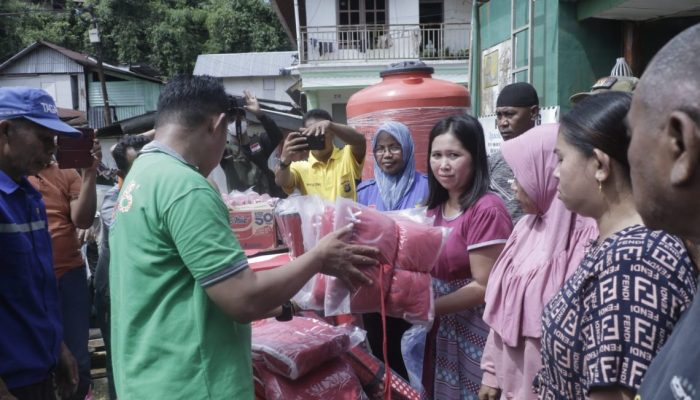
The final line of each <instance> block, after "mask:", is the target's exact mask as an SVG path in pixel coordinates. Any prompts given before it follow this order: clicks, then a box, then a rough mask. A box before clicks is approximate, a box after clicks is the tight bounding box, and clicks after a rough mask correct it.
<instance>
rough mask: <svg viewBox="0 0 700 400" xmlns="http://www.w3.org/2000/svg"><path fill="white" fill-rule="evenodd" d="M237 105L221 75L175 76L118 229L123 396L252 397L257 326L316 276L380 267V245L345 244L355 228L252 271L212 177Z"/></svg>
mask: <svg viewBox="0 0 700 400" xmlns="http://www.w3.org/2000/svg"><path fill="white" fill-rule="evenodd" d="M227 108H228V101H227V98H226V93H225V92H224V88H223V85H222V84H221V82H220V81H219V80H217V79H216V78H213V77H209V76H195V77H193V76H186V75H183V76H178V77H175V78H173V79H172V80H171V81H170V83H168V85H166V87H165V88H164V89H163V92H162V93H161V95H160V99H159V101H158V117H157V120H156V132H155V139H154V141H153V142H151V143H150V144H148V145H146V146H145V147H144V148H143V149H142V150H141V154H140V155H139V157H138V158H137V159H136V161H135V162H134V164H133V166H132V167H131V170H130V171H129V175H127V177H126V179H125V180H124V184H123V186H122V190H121V192H120V195H119V199H118V200H117V205H116V217H115V219H114V222H113V225H112V228H111V230H110V234H109V246H110V249H111V254H110V256H111V260H110V268H109V274H110V277H109V281H110V295H111V311H112V320H111V323H112V350H113V352H112V354H113V358H112V363H113V369H114V381H115V386H116V389H117V395H118V397H119V398H122V399H252V398H253V376H252V365H251V330H250V325H249V322H250V321H252V320H255V319H259V318H262V317H265V316H270V315H280V314H282V315H281V317H283V318H284V319H286V318H289V317H290V315H289V310H290V308H289V307H281V305H283V303H285V301H288V300H289V299H290V298H291V297H292V296H293V295H294V294H295V293H296V292H297V291H299V289H301V287H302V286H303V285H304V284H305V283H306V282H307V281H308V280H309V279H310V278H311V277H312V276H313V275H314V274H316V273H318V272H322V273H327V274H332V275H334V276H338V277H339V278H341V279H343V280H345V281H346V282H348V283H349V284H351V285H352V284H354V285H357V284H362V283H367V282H368V279H367V277H366V276H365V275H364V274H363V273H362V272H360V271H359V270H358V269H357V268H356V266H363V265H376V263H377V261H376V257H377V250H376V249H374V248H370V247H365V246H357V245H349V244H347V243H346V242H345V241H343V238H345V237H346V236H347V235H349V233H350V230H351V228H350V227H349V226H348V227H345V228H344V229H341V230H339V231H337V232H335V233H332V234H330V235H328V236H326V237H325V238H324V239H322V240H321V241H320V242H319V243H318V245H317V246H316V247H315V248H314V249H312V250H311V251H309V252H308V253H306V254H305V255H303V256H301V257H299V258H297V259H295V260H294V261H292V262H290V263H289V264H288V265H285V266H282V267H280V268H276V269H273V270H268V271H263V272H257V273H256V272H253V271H252V270H251V269H250V268H248V263H247V260H246V257H245V254H244V252H243V251H242V250H241V248H240V246H239V244H238V241H237V240H236V237H235V236H234V235H233V232H232V231H231V228H230V227H229V220H228V212H227V209H226V206H225V205H224V203H223V201H222V199H221V197H220V195H219V193H217V192H216V190H214V188H213V187H212V186H211V185H210V184H209V182H208V181H207V180H206V178H205V177H206V176H208V175H209V173H210V172H211V171H212V170H213V169H214V167H215V166H216V165H217V163H218V162H219V160H221V155H222V154H223V151H224V146H225V144H226V131H227V125H228V119H229V116H228V115H227V114H226V112H225V111H226V110H227ZM280 310H281V311H280ZM284 314H287V315H284Z"/></svg>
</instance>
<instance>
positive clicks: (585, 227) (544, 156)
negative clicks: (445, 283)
mask: <svg viewBox="0 0 700 400" xmlns="http://www.w3.org/2000/svg"><path fill="white" fill-rule="evenodd" d="M558 130H559V125H558V124H546V125H541V126H538V127H535V128H533V129H530V130H529V131H527V132H526V133H524V134H523V135H521V136H519V137H517V138H515V139H512V140H509V141H507V142H505V143H503V145H502V147H501V152H502V154H503V158H504V159H505V161H506V162H507V163H508V165H509V166H510V167H511V168H512V169H513V173H514V175H515V179H517V181H518V183H519V184H520V186H521V187H522V188H523V189H524V190H525V192H526V193H527V195H528V197H530V199H532V200H533V201H534V203H535V204H536V206H537V209H538V210H539V212H538V214H536V215H535V214H526V215H525V216H523V217H522V218H521V219H520V221H518V223H517V224H516V225H515V228H514V229H513V233H512V234H511V235H510V237H509V238H508V242H507V243H506V245H505V248H504V249H503V252H502V253H501V256H500V257H499V258H498V260H497V261H496V264H495V265H494V267H493V270H492V271H491V275H490V276H489V283H488V286H487V288H486V310H485V311H484V321H486V323H488V324H489V325H490V326H491V329H493V330H494V331H496V333H498V334H499V335H500V336H501V338H502V339H503V342H504V343H505V344H506V345H508V346H511V347H516V346H517V345H518V342H519V339H520V337H523V336H527V337H531V338H539V337H540V336H541V331H540V325H541V317H542V310H543V309H544V306H545V304H547V302H548V301H549V300H550V299H551V297H552V296H553V295H554V294H555V293H556V292H557V291H558V290H559V289H560V288H561V287H562V286H563V284H564V281H565V280H566V278H568V277H569V276H570V275H571V274H572V273H573V271H574V270H575V269H576V267H577V266H578V264H579V263H580V262H581V260H582V258H583V253H584V247H585V246H587V245H588V243H589V242H590V240H591V239H594V238H595V237H596V236H597V235H598V230H597V227H596V224H595V221H593V220H592V219H590V218H584V217H580V216H578V215H576V214H574V213H572V212H570V211H569V210H567V209H566V207H564V203H562V202H561V200H559V199H558V198H557V185H558V180H557V179H556V178H555V177H554V168H555V167H556V166H557V157H556V155H555V154H554V146H555V143H556V139H557V132H558Z"/></svg>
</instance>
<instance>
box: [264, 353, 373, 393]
mask: <svg viewBox="0 0 700 400" xmlns="http://www.w3.org/2000/svg"><path fill="white" fill-rule="evenodd" d="M255 371H256V374H257V375H258V377H259V379H260V380H261V381H262V382H263V385H264V389H265V398H266V399H267V400H316V399H318V400H327V399H338V400H358V399H360V400H361V399H367V395H365V393H364V391H363V390H362V386H361V385H360V381H359V380H358V379H357V376H356V375H355V372H354V371H353V369H352V367H351V366H350V365H349V364H348V363H347V362H345V361H344V360H343V359H341V358H335V359H334V360H332V361H329V362H327V363H325V364H323V365H320V366H318V367H317V368H315V369H314V370H313V371H311V372H309V373H308V374H307V375H305V376H303V377H302V378H299V379H297V380H291V379H288V378H285V377H282V376H279V375H277V374H275V373H273V372H271V371H269V370H268V369H267V368H265V367H260V366H258V367H256V369H255Z"/></svg>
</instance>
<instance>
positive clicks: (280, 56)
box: [194, 51, 297, 78]
mask: <svg viewBox="0 0 700 400" xmlns="http://www.w3.org/2000/svg"><path fill="white" fill-rule="evenodd" d="M296 55H297V52H296V51H271V52H266V53H232V54H200V55H199V56H197V63H196V64H195V66H194V75H211V76H215V77H218V78H230V77H245V76H279V75H280V69H282V68H288V67H291V66H292V63H294V62H296V58H295V57H296Z"/></svg>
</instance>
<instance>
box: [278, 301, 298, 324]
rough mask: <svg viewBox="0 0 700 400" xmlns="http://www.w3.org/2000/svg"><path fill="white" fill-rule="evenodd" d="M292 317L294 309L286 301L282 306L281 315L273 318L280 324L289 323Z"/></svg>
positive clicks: (290, 303)
mask: <svg viewBox="0 0 700 400" xmlns="http://www.w3.org/2000/svg"><path fill="white" fill-rule="evenodd" d="M293 316H294V309H293V307H292V302H291V301H289V300H287V301H285V302H284V303H283V304H282V314H280V315H278V316H276V317H275V319H276V320H278V321H281V322H286V321H291V320H292V317H293Z"/></svg>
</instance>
